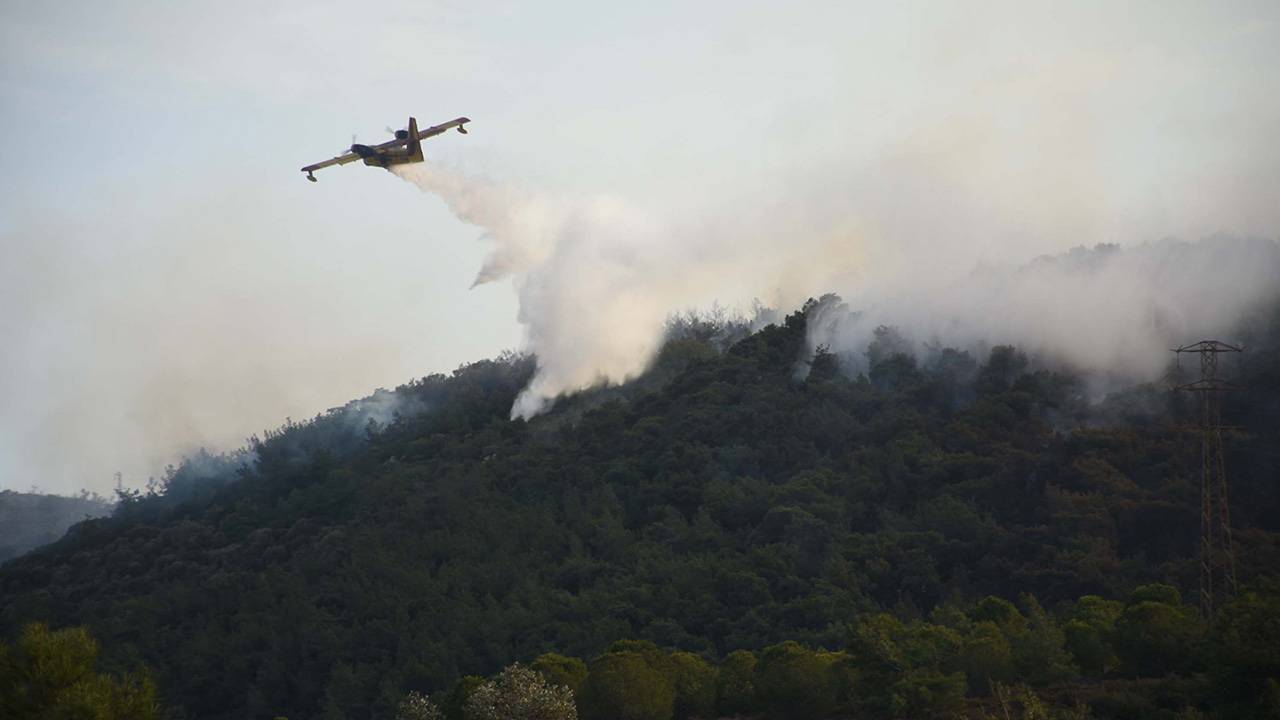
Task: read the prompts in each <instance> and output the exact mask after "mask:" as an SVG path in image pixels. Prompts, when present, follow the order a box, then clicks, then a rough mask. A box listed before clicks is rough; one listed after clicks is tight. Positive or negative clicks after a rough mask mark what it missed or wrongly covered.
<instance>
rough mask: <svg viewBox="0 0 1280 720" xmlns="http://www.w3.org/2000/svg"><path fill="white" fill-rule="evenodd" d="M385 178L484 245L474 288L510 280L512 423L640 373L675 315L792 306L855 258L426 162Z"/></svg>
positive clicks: (735, 225)
mask: <svg viewBox="0 0 1280 720" xmlns="http://www.w3.org/2000/svg"><path fill="white" fill-rule="evenodd" d="M393 172H394V173H395V174H396V175H397V176H399V177H401V178H403V179H405V180H407V181H409V182H412V183H414V184H416V185H418V186H419V187H420V188H422V189H423V190H424V191H427V192H430V193H434V194H437V195H439V196H440V197H442V198H443V199H444V201H445V202H446V203H447V204H448V206H449V208H450V209H451V210H452V211H453V212H454V213H455V214H456V215H457V216H458V217H459V218H460V219H462V220H465V221H467V222H469V223H472V224H474V225H477V226H479V227H480V228H482V229H483V231H484V234H483V236H482V237H483V238H485V239H487V240H489V241H491V242H493V243H494V249H493V251H492V253H491V254H490V255H489V257H488V258H487V259H486V260H485V262H484V264H483V266H482V267H481V269H480V271H479V273H478V274H477V276H476V279H475V283H474V284H475V285H479V284H483V283H488V282H493V281H495V280H498V279H501V278H505V277H508V276H511V277H512V278H513V280H514V282H515V287H516V292H517V294H518V296H519V301H520V310H519V317H518V320H519V322H520V323H521V324H522V325H523V326H524V329H525V340H526V343H527V346H528V349H529V350H530V351H532V352H533V354H534V355H535V357H536V358H537V371H536V373H535V375H534V377H533V379H532V380H531V381H530V383H529V386H528V387H527V388H525V390H524V391H523V392H522V393H521V394H520V396H519V397H518V398H517V399H516V402H515V405H514V406H513V407H512V410H511V416H512V417H513V418H529V417H532V416H534V415H537V414H538V413H540V412H543V411H544V410H546V409H547V408H548V407H549V405H550V403H551V402H552V401H554V399H555V398H556V397H558V396H560V395H562V394H564V393H566V392H572V391H575V390H581V389H584V388H587V387H591V386H594V385H598V384H602V383H621V382H625V381H626V380H628V379H630V378H633V377H635V376H637V375H639V374H640V373H642V372H643V371H644V370H645V369H646V368H647V367H648V365H649V363H650V362H651V360H652V359H653V357H654V355H655V354H656V353H657V351H658V349H659V346H660V345H661V342H662V338H663V332H664V328H665V326H666V322H667V320H668V318H669V317H670V316H671V314H672V313H673V312H675V311H678V310H680V309H683V308H688V307H694V306H706V305H709V304H710V303H712V302H713V301H715V300H717V299H720V300H727V301H728V302H729V303H730V304H736V305H737V306H741V307H745V305H746V304H747V303H748V302H750V301H751V300H753V299H754V298H760V297H766V298H768V299H769V300H770V301H771V302H773V303H779V304H788V303H795V302H799V301H802V300H803V298H804V297H805V294H806V293H812V292H816V290H817V289H820V288H821V287H823V285H822V283H821V281H818V280H817V278H825V277H827V276H828V275H827V273H826V270H827V269H828V267H824V266H823V264H822V262H821V260H822V257H823V256H824V255H832V254H834V255H842V256H844V258H845V260H846V261H847V260H848V259H850V258H852V257H854V254H851V253H847V252H842V251H843V250H847V249H848V248H847V247H845V246H843V245H842V243H841V242H840V237H839V236H837V237H836V239H835V240H832V239H830V238H828V237H826V236H821V235H819V236H811V237H797V238H796V240H795V241H794V242H790V243H784V244H778V243H772V242H769V241H767V240H766V238H765V235H764V234H762V233H761V229H762V227H761V226H759V225H755V224H754V221H753V220H751V219H749V218H726V219H724V220H720V221H716V222H708V221H706V220H705V219H702V220H685V221H681V220H680V219H673V218H671V217H666V216H664V215H663V214H662V213H658V212H653V211H643V210H641V209H639V208H637V207H635V206H633V205H631V204H628V203H626V202H624V201H622V200H619V199H617V198H611V197H606V196H596V197H588V198H580V199H576V200H572V201H571V200H568V199H565V198H554V197H549V196H547V195H540V194H537V193H532V192H525V191H521V190H518V189H515V188H511V187H508V186H503V185H500V184H497V183H493V182H490V181H486V180H480V179H473V178H469V177H467V176H466V175H464V174H463V173H460V172H458V171H456V170H450V169H446V168H441V167H437V166H435V165H432V164H431V163H420V164H415V165H408V166H405V165H402V166H396V167H394V168H393ZM753 225H754V226H753ZM833 251H834V252H833Z"/></svg>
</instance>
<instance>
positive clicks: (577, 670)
mask: <svg viewBox="0 0 1280 720" xmlns="http://www.w3.org/2000/svg"><path fill="white" fill-rule="evenodd" d="M529 669H531V670H534V671H536V672H538V673H540V674H541V675H542V677H544V678H546V680H547V682H548V683H550V684H552V685H562V686H564V687H567V688H569V690H570V691H571V692H572V693H573V694H574V695H577V694H578V691H579V690H581V689H582V683H583V681H584V680H586V679H587V664H586V663H585V662H583V661H582V659H581V658H576V657H566V656H564V655H560V654H558V653H543V654H541V655H539V656H538V657H536V658H534V660H533V662H531V663H529Z"/></svg>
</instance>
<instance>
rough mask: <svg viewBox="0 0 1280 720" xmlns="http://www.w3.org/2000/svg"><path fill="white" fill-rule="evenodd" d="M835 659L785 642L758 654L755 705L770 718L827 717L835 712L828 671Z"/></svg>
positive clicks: (834, 656)
mask: <svg viewBox="0 0 1280 720" xmlns="http://www.w3.org/2000/svg"><path fill="white" fill-rule="evenodd" d="M838 659H839V657H838V656H837V655H835V654H832V653H825V652H817V651H814V650H811V649H810V648H807V647H805V646H803V645H801V644H799V643H796V642H792V641H788V642H784V643H781V644H778V645H771V646H769V647H767V648H765V649H764V650H763V651H762V652H761V653H760V661H759V665H758V666H757V668H756V681H755V690H756V693H755V696H756V704H757V706H758V707H759V708H760V709H761V710H763V711H764V713H765V714H766V715H768V716H769V717H771V718H791V717H812V718H821V717H827V716H828V715H830V714H831V713H832V711H833V710H834V709H835V690H834V688H833V687H832V683H831V676H830V670H831V667H832V665H834V664H835V662H836V661H837V660H838Z"/></svg>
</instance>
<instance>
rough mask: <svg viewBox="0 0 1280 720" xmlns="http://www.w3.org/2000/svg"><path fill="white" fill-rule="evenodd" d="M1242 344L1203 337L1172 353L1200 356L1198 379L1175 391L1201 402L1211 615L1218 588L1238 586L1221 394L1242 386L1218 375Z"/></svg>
mask: <svg viewBox="0 0 1280 720" xmlns="http://www.w3.org/2000/svg"><path fill="white" fill-rule="evenodd" d="M1243 351H1244V348H1240V347H1236V346H1235V345H1228V344H1227V343H1224V342H1219V341H1217V340H1201V341H1200V342H1198V343H1194V344H1191V345H1184V346H1182V347H1180V348H1177V349H1175V350H1174V351H1173V352H1174V353H1177V356H1178V357H1181V356H1182V354H1183V353H1197V354H1199V355H1200V379H1199V380H1197V381H1195V382H1192V383H1186V384H1183V385H1178V386H1176V387H1175V388H1174V389H1175V390H1186V391H1188V392H1193V393H1195V394H1196V395H1197V396H1198V398H1199V402H1200V425H1199V427H1198V428H1197V433H1198V434H1199V436H1200V611H1201V613H1203V614H1204V616H1205V617H1206V618H1209V617H1213V609H1214V601H1215V599H1216V598H1215V596H1216V595H1217V594H1218V592H1219V591H1221V592H1223V593H1225V594H1226V595H1227V596H1230V595H1232V594H1234V593H1235V591H1236V560H1235V551H1234V549H1233V548H1232V545H1231V505H1230V503H1229V502H1228V494H1227V469H1226V463H1225V461H1224V459H1223V450H1222V430H1223V425H1222V393H1223V392H1226V391H1229V390H1241V389H1243V388H1241V387H1240V386H1238V385H1232V384H1231V383H1228V382H1226V381H1224V380H1222V379H1221V378H1219V377H1218V356H1219V355H1220V354H1222V353H1228V352H1233V353H1238V352H1243Z"/></svg>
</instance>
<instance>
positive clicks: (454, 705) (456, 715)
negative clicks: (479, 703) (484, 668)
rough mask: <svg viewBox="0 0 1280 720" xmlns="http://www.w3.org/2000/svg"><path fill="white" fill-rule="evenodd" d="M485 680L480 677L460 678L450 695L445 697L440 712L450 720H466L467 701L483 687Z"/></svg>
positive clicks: (468, 676)
mask: <svg viewBox="0 0 1280 720" xmlns="http://www.w3.org/2000/svg"><path fill="white" fill-rule="evenodd" d="M484 682H485V679H484V678H482V677H480V676H478V675H467V676H464V677H461V678H458V682H456V683H454V684H453V688H452V689H451V690H449V694H448V695H446V696H445V698H444V702H443V703H442V704H441V706H440V710H441V712H442V713H444V716H445V718H447V719H448V720H466V707H467V701H468V700H470V699H471V696H472V695H473V694H474V693H475V691H476V690H477V689H478V688H479V687H480V686H481V685H483V684H484Z"/></svg>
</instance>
